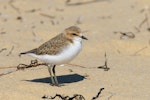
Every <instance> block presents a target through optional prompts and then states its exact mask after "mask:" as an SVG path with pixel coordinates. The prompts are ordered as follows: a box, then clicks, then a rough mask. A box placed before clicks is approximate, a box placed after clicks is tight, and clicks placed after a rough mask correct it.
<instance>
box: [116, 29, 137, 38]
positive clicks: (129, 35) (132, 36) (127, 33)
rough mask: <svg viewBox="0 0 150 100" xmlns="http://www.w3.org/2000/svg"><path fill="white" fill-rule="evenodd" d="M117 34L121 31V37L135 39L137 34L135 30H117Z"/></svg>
mask: <svg viewBox="0 0 150 100" xmlns="http://www.w3.org/2000/svg"><path fill="white" fill-rule="evenodd" d="M114 33H115V34H117V33H120V34H121V35H120V39H133V38H135V35H134V33H133V32H121V31H115V32H114Z"/></svg>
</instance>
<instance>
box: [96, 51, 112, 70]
mask: <svg viewBox="0 0 150 100" xmlns="http://www.w3.org/2000/svg"><path fill="white" fill-rule="evenodd" d="M97 68H99V69H104V71H108V70H109V69H110V68H108V65H107V55H106V53H105V64H104V65H103V66H99V67H97Z"/></svg>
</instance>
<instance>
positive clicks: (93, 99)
mask: <svg viewBox="0 0 150 100" xmlns="http://www.w3.org/2000/svg"><path fill="white" fill-rule="evenodd" d="M103 90H104V88H101V89H100V90H99V92H98V93H97V95H96V96H95V97H93V98H92V100H95V99H97V98H98V97H99V95H100V94H101V92H102V91H103Z"/></svg>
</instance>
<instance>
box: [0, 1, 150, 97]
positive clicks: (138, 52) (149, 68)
mask: <svg viewBox="0 0 150 100" xmlns="http://www.w3.org/2000/svg"><path fill="white" fill-rule="evenodd" d="M149 19H150V0H70V1H69V0H66V1H65V0H37V1H36V0H0V100H42V99H43V98H42V97H43V96H44V95H46V96H49V97H50V96H55V95H56V94H60V95H62V96H70V97H71V96H73V95H74V94H80V95H82V96H84V98H85V99H86V100H92V98H93V97H95V96H96V95H97V93H98V92H99V90H100V89H102V88H104V89H103V90H102V91H101V93H100V95H99V97H98V98H97V99H95V100H149V98H150V86H149V84H150V80H149V77H150V61H149V60H150V26H149V25H150V20H149ZM72 25H76V26H78V27H80V28H81V29H82V31H83V32H84V35H85V36H86V37H87V38H88V41H83V49H82V51H81V52H80V54H79V55H78V56H77V57H76V58H75V59H74V60H73V61H71V62H70V63H69V64H65V65H64V66H57V67H56V75H57V78H58V81H59V83H60V84H64V85H63V86H61V87H57V86H51V85H50V84H49V83H50V82H51V80H50V78H49V73H48V70H47V67H46V66H43V65H41V66H37V67H31V68H26V69H24V70H17V66H18V65H19V64H26V65H29V64H30V62H31V60H35V58H32V57H29V56H22V57H19V53H20V52H23V51H28V50H30V49H33V48H36V47H38V46H40V45H41V44H42V43H44V42H46V41H48V40H49V39H51V38H52V37H54V36H56V35H57V34H59V33H61V32H62V31H63V30H64V29H65V28H67V27H69V26H72ZM105 62H106V64H107V67H108V68H109V70H107V71H106V70H104V69H102V68H98V67H100V66H103V67H106V66H104V65H105ZM38 63H42V62H41V61H40V60H39V61H38ZM71 64H73V65H71ZM75 65H78V66H75ZM82 66H83V67H82ZM9 72H11V73H9ZM49 100H51V99H49ZM54 100H62V99H60V98H58V97H56V99H54Z"/></svg>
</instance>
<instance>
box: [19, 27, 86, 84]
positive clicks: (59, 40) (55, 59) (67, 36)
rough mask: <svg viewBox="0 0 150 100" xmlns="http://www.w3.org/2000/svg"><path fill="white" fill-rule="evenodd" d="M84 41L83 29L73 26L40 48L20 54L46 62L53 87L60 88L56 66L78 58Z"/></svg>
mask: <svg viewBox="0 0 150 100" xmlns="http://www.w3.org/2000/svg"><path fill="white" fill-rule="evenodd" d="M82 39H85V40H87V38H86V37H84V36H83V35H82V32H81V29H80V28H79V27H77V26H71V27H68V28H66V29H65V30H64V31H63V32H62V33H60V34H59V35H57V36H55V37H54V38H52V39H50V40H49V41H47V42H45V43H44V44H42V45H41V46H39V47H38V48H35V49H32V50H30V51H27V52H23V53H20V55H23V54H26V55H29V56H32V57H35V58H38V59H40V60H42V61H44V62H45V63H46V64H47V66H48V71H49V74H50V78H51V81H52V85H56V86H59V83H58V81H57V77H56V75H55V66H56V65H60V64H65V63H68V62H69V61H71V60H72V59H73V58H74V57H76V56H77V54H78V53H79V52H80V51H81V48H82Z"/></svg>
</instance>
